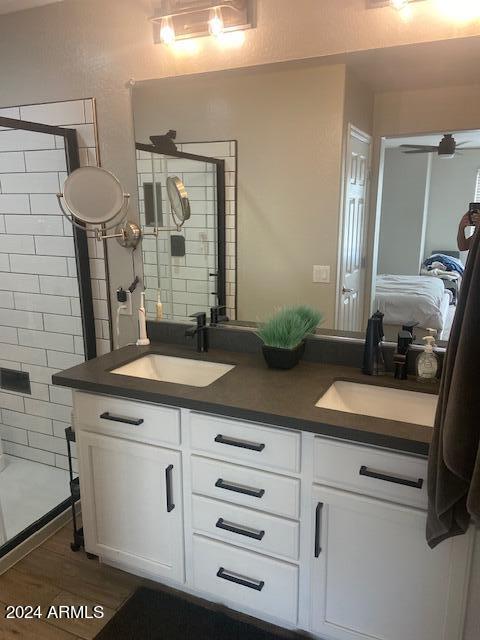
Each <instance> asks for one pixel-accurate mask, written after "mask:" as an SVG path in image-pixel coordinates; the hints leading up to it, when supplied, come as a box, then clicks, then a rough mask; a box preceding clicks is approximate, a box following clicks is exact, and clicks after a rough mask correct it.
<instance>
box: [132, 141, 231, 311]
mask: <svg viewBox="0 0 480 640" xmlns="http://www.w3.org/2000/svg"><path fill="white" fill-rule="evenodd" d="M177 148H178V150H179V151H184V152H187V153H192V154H195V155H201V156H207V157H211V158H218V159H221V160H225V184H226V189H225V196H226V227H227V234H226V235H227V241H226V246H225V250H226V281H227V284H226V289H227V290H226V304H227V315H228V317H229V318H231V319H232V320H234V319H235V318H236V279H237V278H236V236H235V234H236V211H237V203H236V184H237V171H236V163H237V142H236V141H235V140H227V141H222V142H198V143H197V142H193V143H184V144H178V145H177ZM137 173H138V190H139V209H140V220H141V223H142V225H146V217H145V200H144V185H145V184H146V183H150V184H152V183H153V182H156V183H160V185H161V187H160V191H159V192H158V196H159V197H160V198H161V201H162V203H161V207H159V206H158V201H157V211H161V213H162V214H163V220H162V221H161V224H162V226H171V225H172V219H171V217H170V215H169V212H170V207H169V204H168V198H167V195H166V189H165V185H166V177H167V176H168V175H177V176H178V177H179V178H180V179H181V180H182V181H183V183H184V184H185V187H186V189H187V192H188V197H189V200H190V207H191V212H192V216H191V218H190V220H188V222H186V223H185V225H184V227H183V228H182V229H181V230H180V231H179V232H178V233H177V232H173V235H181V236H183V238H184V239H185V256H181V257H175V256H173V257H172V256H171V254H170V250H169V246H168V245H169V242H170V240H169V233H168V232H161V233H160V235H159V237H158V239H155V238H153V237H150V238H149V237H148V236H147V237H146V238H145V239H144V240H143V242H142V252H143V264H144V281H145V287H146V306H147V313H148V315H149V316H150V317H152V318H154V317H155V310H156V306H155V305H156V302H157V291H158V289H159V288H160V291H161V299H162V303H163V310H164V315H165V316H166V317H168V318H170V319H173V320H186V319H188V316H189V315H190V314H192V313H195V312H197V311H207V312H208V310H209V308H210V307H211V306H212V305H213V304H216V298H215V296H214V293H213V292H215V290H216V279H215V278H214V277H212V276H210V275H209V274H210V273H212V272H214V271H215V270H216V264H217V242H216V229H217V225H216V168H215V166H214V165H211V164H208V163H205V162H201V161H197V160H188V159H183V158H171V157H167V156H162V155H156V154H151V153H148V152H145V151H137ZM156 195H157V194H156ZM155 197H156V196H155ZM159 222H160V221H159Z"/></svg>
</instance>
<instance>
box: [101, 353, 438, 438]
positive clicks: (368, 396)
mask: <svg viewBox="0 0 480 640" xmlns="http://www.w3.org/2000/svg"><path fill="white" fill-rule="evenodd" d="M234 368H235V365H232V364H221V363H219V362H206V361H203V360H193V359H191V358H177V357H174V356H165V355H159V354H149V355H146V356H142V357H140V358H137V359H136V360H133V361H132V362H128V363H127V364H124V365H122V366H121V367H117V368H116V369H113V370H112V371H110V373H114V374H118V375H124V376H133V377H135V378H143V379H146V380H157V381H158V382H172V383H175V384H183V385H187V386H192V387H208V386H209V385H211V384H212V383H213V382H215V381H216V380H218V379H219V378H221V377H222V376H224V375H225V374H227V373H228V372H229V371H231V370H232V369H234ZM437 400H438V396H436V395H433V394H428V393H420V392H418V391H407V390H404V389H393V388H390V387H379V386H373V385H369V384H361V383H358V382H347V381H342V380H337V381H335V382H334V383H333V384H332V385H331V386H330V387H329V388H328V389H327V391H326V392H325V393H324V394H323V395H322V397H321V398H320V399H319V400H318V402H317V403H316V404H315V406H316V407H319V408H321V409H333V410H335V411H342V412H346V413H354V414H357V415H367V416H372V417H377V418H384V419H387V420H398V421H400V422H409V423H413V424H420V425H425V426H427V427H432V426H433V420H434V417H435V410H436V406H437Z"/></svg>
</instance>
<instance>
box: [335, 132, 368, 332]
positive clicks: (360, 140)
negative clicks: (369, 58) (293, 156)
mask: <svg viewBox="0 0 480 640" xmlns="http://www.w3.org/2000/svg"><path fill="white" fill-rule="evenodd" d="M371 147H372V139H371V137H370V136H369V135H368V134H367V133H364V132H363V131H361V130H360V129H357V128H356V127H354V126H353V125H351V124H349V125H348V135H347V147H346V152H345V185H344V193H343V215H342V226H341V229H342V231H341V252H340V264H339V279H338V293H337V322H336V328H337V329H338V330H339V331H361V330H362V329H363V321H364V312H365V282H366V271H367V270H366V266H367V263H366V243H367V223H368V191H369V187H370V166H371Z"/></svg>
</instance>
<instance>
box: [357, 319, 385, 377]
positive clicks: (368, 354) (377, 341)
mask: <svg viewBox="0 0 480 640" xmlns="http://www.w3.org/2000/svg"><path fill="white" fill-rule="evenodd" d="M383 336H384V333H383V313H381V312H380V311H376V312H375V313H374V314H373V316H372V317H371V318H369V320H368V324H367V333H366V335H365V347H364V351H363V365H362V372H363V373H366V374H367V375H369V376H378V375H381V374H382V373H385V363H384V360H383V352H382V342H383Z"/></svg>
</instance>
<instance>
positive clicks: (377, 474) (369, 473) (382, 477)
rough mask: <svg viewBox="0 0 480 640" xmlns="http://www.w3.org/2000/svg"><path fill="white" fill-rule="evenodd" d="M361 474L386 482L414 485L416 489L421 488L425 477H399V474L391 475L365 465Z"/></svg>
mask: <svg viewBox="0 0 480 640" xmlns="http://www.w3.org/2000/svg"><path fill="white" fill-rule="evenodd" d="M359 474H360V475H361V476H367V477H369V478H376V479H377V480H384V481H385V482H394V483H395V484H403V485H405V486H406V487H414V488H415V489H421V488H422V487H423V478H419V479H418V480H409V479H408V478H399V477H398V476H391V475H389V474H386V473H381V472H380V471H374V470H373V469H369V468H368V467H366V466H365V465H362V466H361V467H360V471H359Z"/></svg>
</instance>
